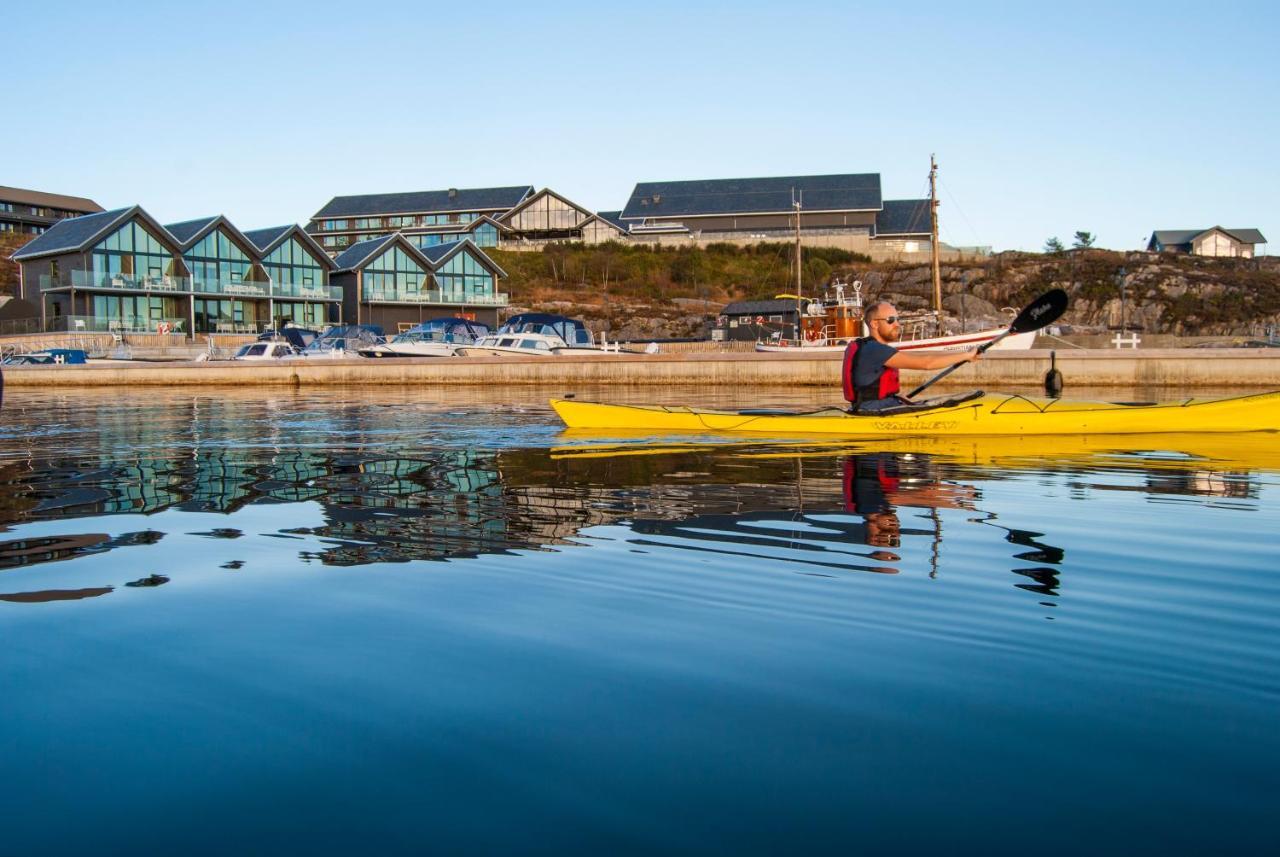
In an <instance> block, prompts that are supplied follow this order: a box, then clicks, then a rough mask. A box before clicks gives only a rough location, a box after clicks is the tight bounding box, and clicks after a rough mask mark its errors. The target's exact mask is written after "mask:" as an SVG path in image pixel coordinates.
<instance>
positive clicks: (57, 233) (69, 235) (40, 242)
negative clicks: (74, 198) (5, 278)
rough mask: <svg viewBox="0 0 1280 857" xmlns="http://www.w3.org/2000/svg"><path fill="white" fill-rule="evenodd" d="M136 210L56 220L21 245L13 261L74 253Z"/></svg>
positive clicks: (133, 208) (132, 208) (135, 208)
mask: <svg viewBox="0 0 1280 857" xmlns="http://www.w3.org/2000/svg"><path fill="white" fill-rule="evenodd" d="M138 210H139V209H138V206H136V205H135V206H131V207H129V208H117V209H115V210H114V211H102V212H98V213H97V214H82V215H81V216H79V217H68V218H65V219H63V220H59V221H58V222H57V223H55V224H53V225H52V226H50V227H49V228H48V229H46V230H45V231H44V232H42V233H41V234H39V235H37V236H36V237H35V239H33V240H31V241H28V242H27V243H26V244H24V245H23V246H22V249H21V250H19V251H18V252H16V253H14V254H13V258H14V259H30V258H33V257H35V256H47V255H52V254H55V253H70V252H74V251H76V250H79V249H81V248H82V247H84V246H85V245H86V244H88V243H89V242H90V241H91V240H92V239H93V238H95V237H96V236H98V235H99V234H101V233H103V232H106V231H107V230H108V229H109V228H111V227H112V226H114V225H116V224H117V223H119V222H122V221H124V220H126V219H127V218H128V217H130V216H131V215H132V214H133V213H134V212H135V211H138Z"/></svg>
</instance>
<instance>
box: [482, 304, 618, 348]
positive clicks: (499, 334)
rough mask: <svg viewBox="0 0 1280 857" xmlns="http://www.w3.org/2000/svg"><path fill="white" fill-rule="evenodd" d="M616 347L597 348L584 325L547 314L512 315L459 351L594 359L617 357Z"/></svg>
mask: <svg viewBox="0 0 1280 857" xmlns="http://www.w3.org/2000/svg"><path fill="white" fill-rule="evenodd" d="M619 350H620V349H619V347H618V345H617V344H616V343H614V344H612V345H608V344H605V345H597V344H596V343H595V341H594V340H593V339H592V336H591V331H589V330H587V328H586V325H584V324H583V323H582V322H581V321H579V320H577V319H574V318H567V317H565V316H563V315H549V314H546V313H533V312H527V313H521V314H520V315H513V316H512V317H511V318H510V319H508V320H507V322H506V324H504V325H502V326H501V327H499V328H498V329H497V330H495V331H494V332H493V333H490V334H488V335H487V336H482V337H480V338H479V339H477V340H476V341H475V344H473V345H464V346H461V347H460V348H458V351H457V353H458V354H459V355H460V356H462V357H572V356H580V357H596V356H600V355H604V354H617V353H618V352H619Z"/></svg>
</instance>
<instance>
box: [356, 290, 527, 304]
mask: <svg viewBox="0 0 1280 857" xmlns="http://www.w3.org/2000/svg"><path fill="white" fill-rule="evenodd" d="M364 299H365V301H367V302H369V303H406V304H448V305H450V306H463V305H466V306H506V305H507V304H509V303H511V295H509V294H507V293H506V292H497V293H495V294H490V295H463V294H458V293H456V292H442V291H439V290H432V291H423V292H418V291H406V292H385V291H371V290H368V289H366V290H365V293H364Z"/></svg>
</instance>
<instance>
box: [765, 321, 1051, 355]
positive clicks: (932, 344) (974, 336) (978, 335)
mask: <svg viewBox="0 0 1280 857" xmlns="http://www.w3.org/2000/svg"><path fill="white" fill-rule="evenodd" d="M1006 330H1008V328H1004V327H998V328H993V329H991V330H979V331H976V332H974V333H958V334H956V335H955V336H937V337H934V338H932V339H912V340H908V341H905V342H895V343H894V344H893V347H894V348H896V349H898V350H899V351H964V350H966V349H969V348H973V347H975V346H978V345H982V344H984V343H987V342H990V341H991V340H993V339H995V338H996V337H997V336H999V335H1000V334H1002V333H1004V332H1005V331H1006ZM1037 332H1038V331H1034V330H1033V331H1029V332H1027V333H1013V334H1010V335H1009V336H1006V337H1005V338H1004V339H1002V340H1000V341H999V342H997V343H996V344H995V345H993V346H991V350H992V351H1025V350H1027V349H1029V348H1031V346H1032V344H1033V343H1034V342H1035V340H1036V334H1037ZM847 345H848V343H847V342H840V343H837V344H835V345H827V344H825V342H824V341H822V340H819V341H818V342H814V343H809V342H806V343H804V344H802V345H766V344H765V343H763V342H757V343H756V351H766V352H768V351H775V352H781V351H786V352H795V351H800V352H803V353H805V354H837V353H843V352H844V350H845V348H846V347H847Z"/></svg>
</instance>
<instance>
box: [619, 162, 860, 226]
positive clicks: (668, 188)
mask: <svg viewBox="0 0 1280 857" xmlns="http://www.w3.org/2000/svg"><path fill="white" fill-rule="evenodd" d="M792 191H795V192H797V193H799V194H802V195H803V206H804V207H803V209H802V211H804V212H809V213H812V212H816V211H879V210H880V207H881V199H880V174H879V173H863V174H847V175H831V176H779V177H775V178H754V179H708V180H703V181H679V182H641V183H640V184H637V185H636V186H635V190H633V191H632V192H631V198H630V199H629V200H627V206H626V208H624V209H623V210H622V214H621V217H622V219H623V220H639V219H641V218H645V217H708V216H713V215H728V214H777V213H788V214H789V213H791V212H793V211H794V208H793V207H792V204H791V200H792Z"/></svg>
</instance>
